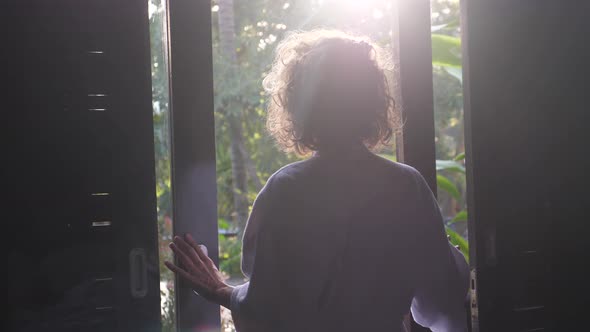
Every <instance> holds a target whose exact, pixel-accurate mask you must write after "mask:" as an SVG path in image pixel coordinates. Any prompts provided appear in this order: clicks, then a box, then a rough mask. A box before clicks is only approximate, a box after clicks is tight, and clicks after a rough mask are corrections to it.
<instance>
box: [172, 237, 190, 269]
mask: <svg viewBox="0 0 590 332" xmlns="http://www.w3.org/2000/svg"><path fill="white" fill-rule="evenodd" d="M170 249H172V251H173V252H174V254H175V255H176V257H177V258H178V259H179V260H180V262H181V263H182V265H183V266H184V268H185V269H192V268H194V267H195V264H194V263H193V261H192V259H191V258H190V257H189V256H188V255H187V254H186V253H185V252H184V250H182V249H180V248H179V247H178V246H177V245H176V243H174V242H173V243H170Z"/></svg>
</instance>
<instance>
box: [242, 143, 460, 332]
mask: <svg viewBox="0 0 590 332" xmlns="http://www.w3.org/2000/svg"><path fill="white" fill-rule="evenodd" d="M424 186H425V184H424V182H423V180H422V178H421V177H420V175H419V174H418V173H417V172H416V171H415V170H414V169H412V168H410V167H408V166H405V165H402V164H397V163H393V162H390V161H388V160H385V159H383V158H380V157H378V156H376V155H374V154H372V153H371V152H370V151H368V150H367V149H366V148H364V146H355V147H354V148H351V149H349V150H344V151H341V152H339V153H330V154H322V153H318V154H316V155H315V156H314V157H312V158H310V159H308V160H306V161H303V162H299V163H295V164H291V165H288V166H286V167H284V168H282V169H281V170H280V171H279V172H277V173H276V174H275V175H273V177H272V178H271V180H269V184H268V185H267V186H266V187H265V189H263V191H262V192H261V193H260V195H259V199H258V200H257V202H256V203H255V207H254V211H253V213H252V217H251V219H250V220H249V223H248V226H247V228H246V234H245V237H244V248H243V254H244V256H243V257H244V259H243V270H244V272H245V273H246V274H247V275H249V276H251V277H252V280H253V282H256V273H258V274H259V275H263V274H268V275H270V274H272V279H274V280H272V281H271V283H272V284H273V285H274V286H273V287H268V284H269V281H268V280H267V278H266V277H263V280H266V282H265V287H260V289H259V292H260V293H262V292H272V294H258V295H256V296H254V300H253V301H255V302H256V303H250V304H249V306H251V307H257V309H256V311H259V310H261V309H262V310H264V309H263V308H267V309H266V310H264V311H265V313H264V314H263V313H262V312H260V314H263V315H266V316H267V318H269V319H270V321H271V326H273V328H272V330H274V331H372V330H392V329H393V330H395V328H397V327H400V326H401V322H402V317H403V315H404V314H405V313H407V312H408V310H409V309H410V303H411V302H412V298H413V297H414V295H415V290H416V288H417V287H419V283H420V282H421V280H422V278H423V276H421V274H423V273H427V271H425V270H424V269H423V265H424V264H431V262H430V260H431V259H440V257H436V255H434V256H430V257H428V256H425V254H428V253H429V252H430V251H434V250H440V247H441V245H442V246H443V250H446V251H447V253H448V252H449V249H448V246H447V244H446V238H445V236H444V231H443V230H442V227H443V225H442V220H440V214H439V213H438V211H436V209H437V207H436V203H434V202H433V201H432V194H431V193H430V191H429V190H428V188H424ZM433 203H434V205H433ZM432 209H435V211H432ZM424 225H426V228H425V227H424ZM429 228H432V229H434V230H433V231H429ZM433 233H434V234H436V233H440V234H437V235H438V236H434V238H435V240H434V241H435V242H432V241H433V240H432V239H429V237H432V234H433ZM429 242H430V243H429ZM428 246H433V248H432V249H434V250H428V248H425V247H428ZM437 247H438V248H437ZM263 251H264V252H263ZM446 256H447V257H448V255H446ZM260 257H262V259H261V261H259V258H260ZM443 257H445V254H444V252H443ZM435 268H436V267H435ZM443 270H444V269H443ZM443 270H441V271H438V272H439V273H443V272H445V271H443ZM443 279H444V278H443ZM243 292H244V291H243ZM237 293H239V291H238V292H236V294H237ZM276 294H280V296H275V295H276ZM243 295H245V292H244V294H243ZM237 297H238V296H237V295H236V298H237ZM256 298H261V299H266V301H269V302H267V303H273V305H272V306H271V307H268V306H266V305H265V304H264V301H265V300H260V301H256ZM242 301H243V303H247V302H248V301H247V299H246V298H244V299H242ZM234 303H238V305H237V306H236V307H239V306H240V305H244V304H243V303H239V301H235V302H234ZM232 310H234V308H232ZM234 311H235V312H239V311H240V309H239V308H235V310H234ZM238 319H239V318H238Z"/></svg>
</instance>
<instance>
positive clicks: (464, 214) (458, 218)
mask: <svg viewBox="0 0 590 332" xmlns="http://www.w3.org/2000/svg"><path fill="white" fill-rule="evenodd" d="M461 221H467V210H461V211H459V212H457V214H456V215H455V217H453V219H451V221H450V224H453V223H456V222H461Z"/></svg>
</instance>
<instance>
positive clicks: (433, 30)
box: [430, 23, 448, 32]
mask: <svg viewBox="0 0 590 332" xmlns="http://www.w3.org/2000/svg"><path fill="white" fill-rule="evenodd" d="M447 25H448V24H446V23H445V24H439V25H432V26H430V32H436V31H439V30H442V29H444V28H446V27H447Z"/></svg>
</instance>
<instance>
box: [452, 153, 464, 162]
mask: <svg viewBox="0 0 590 332" xmlns="http://www.w3.org/2000/svg"><path fill="white" fill-rule="evenodd" d="M463 159H465V152H461V153H459V154H458V155H457V156H456V157H455V158H453V160H454V161H461V160H463Z"/></svg>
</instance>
